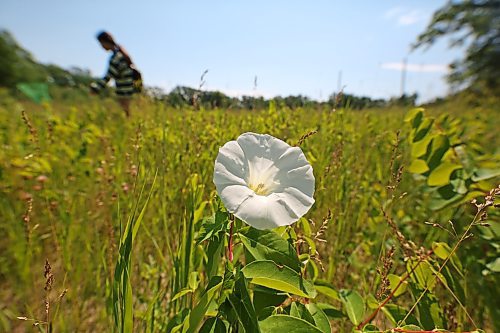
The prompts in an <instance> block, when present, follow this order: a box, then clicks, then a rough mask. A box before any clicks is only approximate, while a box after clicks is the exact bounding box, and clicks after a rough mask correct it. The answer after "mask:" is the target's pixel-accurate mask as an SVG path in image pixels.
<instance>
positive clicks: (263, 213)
mask: <svg viewBox="0 0 500 333" xmlns="http://www.w3.org/2000/svg"><path fill="white" fill-rule="evenodd" d="M234 215H235V216H236V217H238V218H239V219H240V220H243V221H245V222H246V223H247V224H249V225H251V226H252V227H254V228H257V229H261V230H262V229H273V228H276V227H279V226H284V225H290V224H292V223H294V222H296V221H297V220H298V219H299V218H300V216H297V215H296V214H295V212H294V211H293V210H292V209H291V208H290V207H289V206H288V205H286V204H285V203H284V201H283V199H281V198H279V197H276V196H262V195H257V194H254V195H252V196H250V197H249V198H247V199H246V200H244V201H243V202H242V203H241V205H240V206H239V207H238V209H237V210H236V211H235V212H234Z"/></svg>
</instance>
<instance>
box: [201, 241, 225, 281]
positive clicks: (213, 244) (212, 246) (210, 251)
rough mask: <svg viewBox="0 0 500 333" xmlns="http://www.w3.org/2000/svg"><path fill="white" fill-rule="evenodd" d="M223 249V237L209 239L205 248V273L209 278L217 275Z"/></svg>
mask: <svg viewBox="0 0 500 333" xmlns="http://www.w3.org/2000/svg"><path fill="white" fill-rule="evenodd" d="M223 248H224V237H222V236H220V237H217V236H214V237H212V238H211V239H210V242H209V243H208V248H207V264H206V267H205V272H206V273H207V275H208V277H209V278H211V277H213V276H215V275H217V270H218V269H219V264H220V259H221V254H222V250H223Z"/></svg>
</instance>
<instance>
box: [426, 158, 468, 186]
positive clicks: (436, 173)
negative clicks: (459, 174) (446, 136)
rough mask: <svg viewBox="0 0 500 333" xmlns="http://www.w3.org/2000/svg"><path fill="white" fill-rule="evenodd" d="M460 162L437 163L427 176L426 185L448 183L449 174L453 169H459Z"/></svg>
mask: <svg viewBox="0 0 500 333" xmlns="http://www.w3.org/2000/svg"><path fill="white" fill-rule="evenodd" d="M461 168H462V166H461V165H460V164H455V163H452V162H448V161H445V162H443V163H441V164H439V165H438V166H437V167H436V168H435V169H434V170H432V172H431V173H430V175H429V178H427V185H429V186H443V185H447V184H449V183H450V176H451V174H452V173H453V171H455V170H457V169H461Z"/></svg>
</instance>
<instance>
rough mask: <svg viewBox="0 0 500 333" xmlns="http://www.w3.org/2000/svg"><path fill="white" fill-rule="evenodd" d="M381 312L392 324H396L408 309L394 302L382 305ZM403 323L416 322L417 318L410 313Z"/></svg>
mask: <svg viewBox="0 0 500 333" xmlns="http://www.w3.org/2000/svg"><path fill="white" fill-rule="evenodd" d="M382 312H383V313H384V315H385V316H386V317H387V319H389V320H390V321H391V323H392V324H393V325H397V324H398V323H399V322H400V321H401V320H403V319H404V318H405V317H406V314H407V313H408V311H407V310H406V309H405V308H402V307H401V306H399V305H396V304H386V305H384V306H383V307H382ZM403 324H418V320H417V319H416V318H415V316H414V315H412V314H410V315H409V316H408V318H407V319H406V321H405V322H404V323H403Z"/></svg>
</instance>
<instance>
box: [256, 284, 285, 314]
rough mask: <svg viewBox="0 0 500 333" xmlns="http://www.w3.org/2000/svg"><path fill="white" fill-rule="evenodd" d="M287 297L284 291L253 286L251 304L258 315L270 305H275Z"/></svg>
mask: <svg viewBox="0 0 500 333" xmlns="http://www.w3.org/2000/svg"><path fill="white" fill-rule="evenodd" d="M287 298H288V295H287V294H286V293H284V292H281V291H277V290H274V289H269V288H266V287H262V286H255V288H253V305H254V307H255V311H256V312H257V314H259V315H260V312H261V311H262V310H263V309H265V308H268V307H270V306H272V307H276V306H278V305H280V304H281V303H283V302H284V301H285V300H286V299H287Z"/></svg>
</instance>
